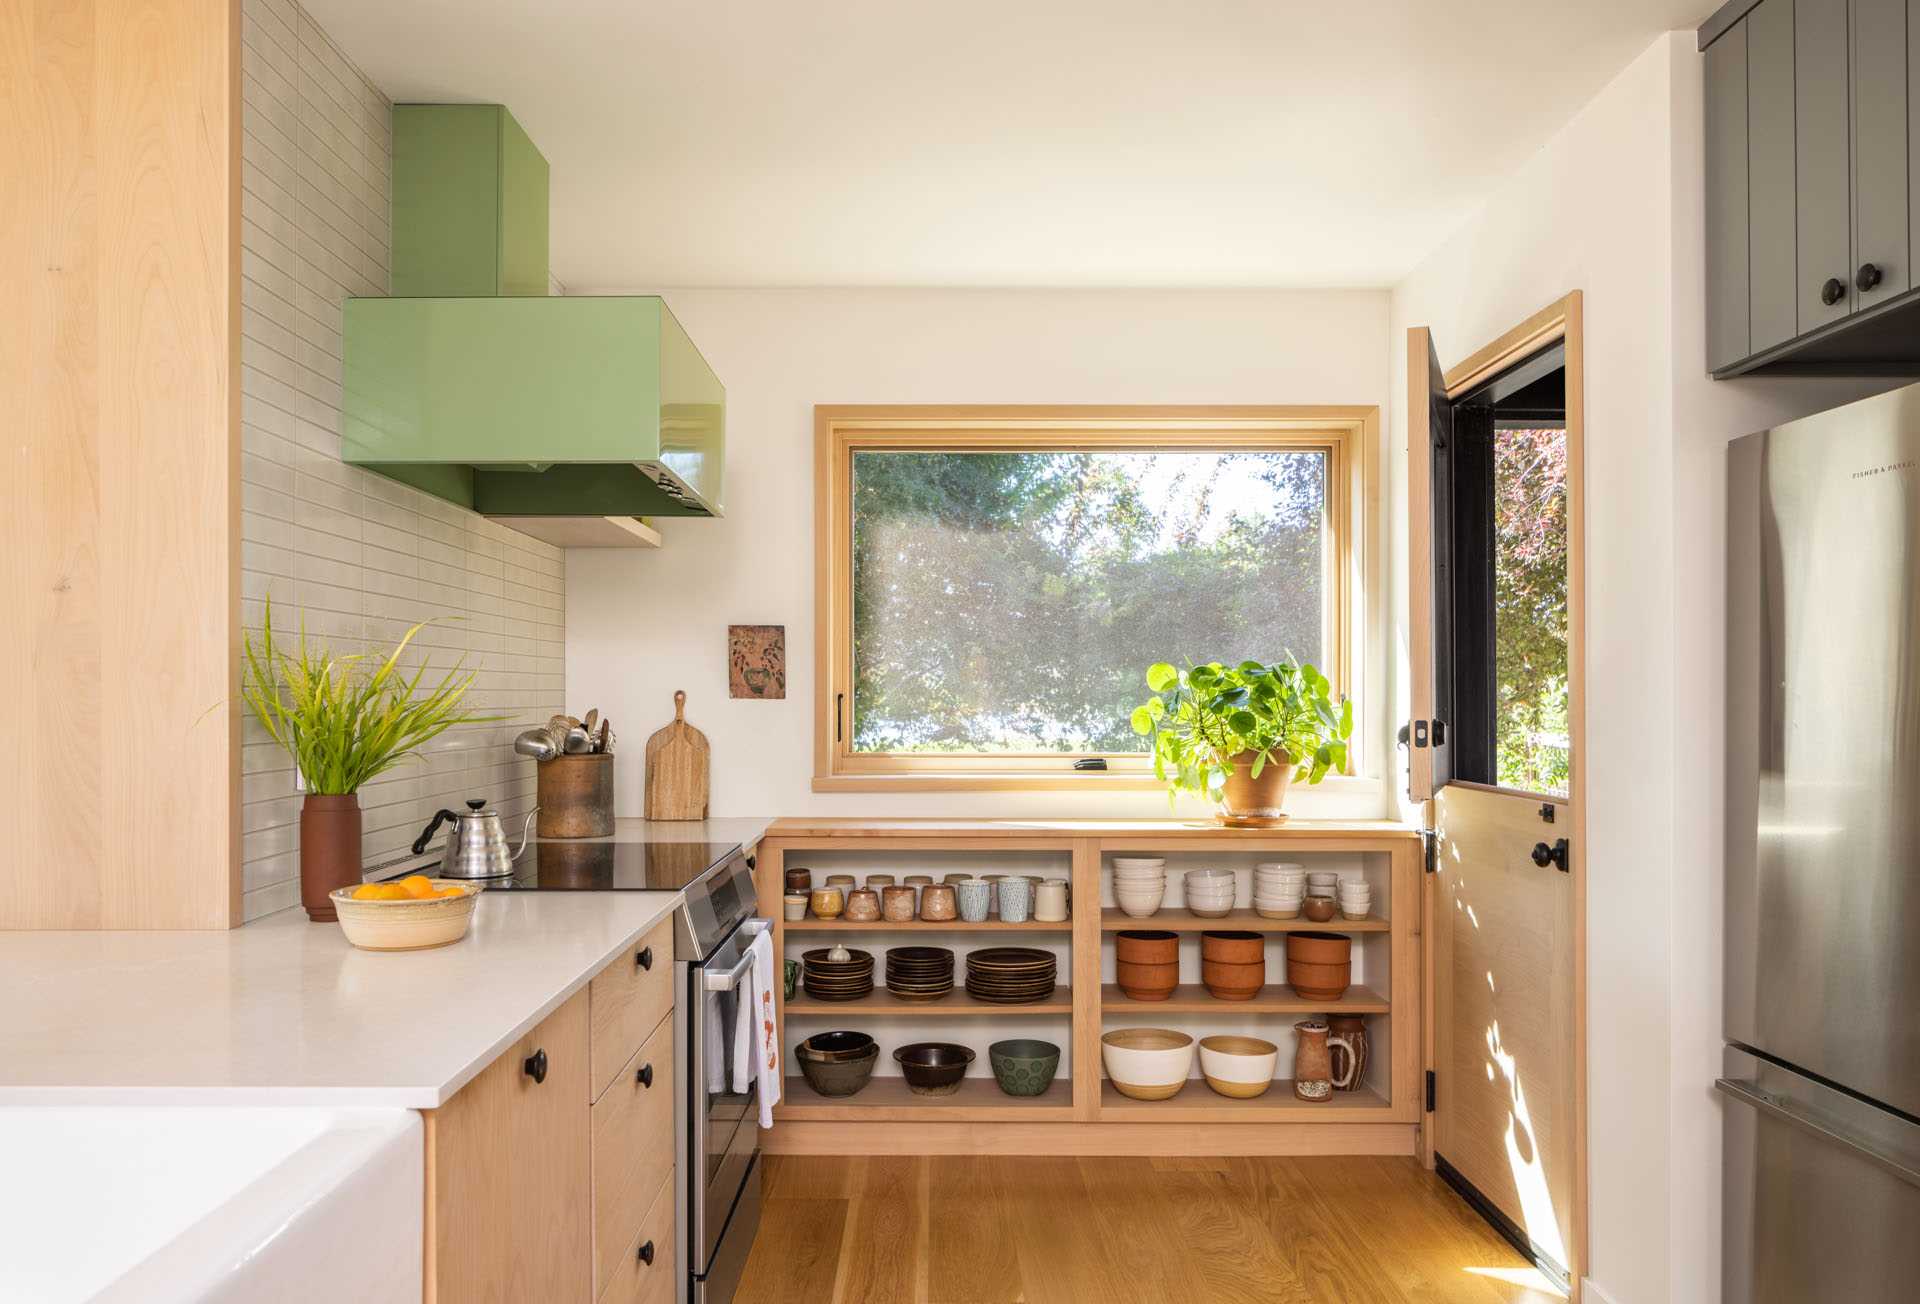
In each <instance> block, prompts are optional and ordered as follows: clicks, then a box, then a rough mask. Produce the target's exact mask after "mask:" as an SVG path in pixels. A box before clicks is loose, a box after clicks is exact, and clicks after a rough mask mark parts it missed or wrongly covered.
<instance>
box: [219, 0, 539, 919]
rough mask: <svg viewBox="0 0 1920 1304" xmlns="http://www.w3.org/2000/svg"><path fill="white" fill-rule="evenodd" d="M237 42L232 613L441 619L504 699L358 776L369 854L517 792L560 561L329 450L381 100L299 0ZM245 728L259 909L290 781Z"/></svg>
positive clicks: (292, 797) (380, 167)
mask: <svg viewBox="0 0 1920 1304" xmlns="http://www.w3.org/2000/svg"><path fill="white" fill-rule="evenodd" d="M241 40H242V46H241V52H240V67H241V73H242V80H243V85H242V97H243V98H242V103H243V114H242V118H241V127H242V132H243V135H242V138H241V169H242V187H243V188H242V190H241V195H240V217H241V235H240V251H241V271H242V276H241V282H240V313H241V341H240V362H241V382H240V384H241V397H240V441H241V461H240V478H241V487H240V493H241V498H240V501H241V508H242V516H241V531H240V534H241V546H240V564H241V568H242V569H241V577H240V578H241V594H242V608H241V611H242V619H243V621H244V623H245V625H246V627H247V628H248V629H249V630H251V631H253V632H254V634H255V637H258V631H259V628H260V621H261V614H262V610H263V605H264V602H265V599H266V598H267V596H268V595H269V594H271V595H272V598H273V603H274V608H275V616H276V620H277V622H278V626H279V629H280V631H282V632H287V631H297V630H298V629H299V627H300V624H301V622H302V621H303V620H304V623H305V626H306V629H307V632H308V633H309V634H310V635H311V636H313V638H314V640H315V642H316V643H321V642H324V643H325V644H326V645H327V646H329V647H330V648H332V650H334V651H335V652H337V653H341V654H347V653H352V652H359V651H364V650H366V649H368V648H369V647H372V646H379V647H381V648H383V649H384V648H385V647H390V646H391V645H392V644H393V643H394V642H395V641H397V640H398V639H399V638H400V636H401V635H402V634H404V633H405V632H406V629H407V627H408V626H409V625H411V624H413V623H414V622H415V621H420V620H426V619H429V618H433V619H435V620H436V621H438V622H439V623H437V624H436V625H434V626H433V627H432V628H430V629H427V630H425V631H423V632H422V634H421V636H420V638H419V639H418V640H417V642H416V644H415V646H416V647H418V648H420V649H422V651H423V653H424V655H427V656H429V657H430V658H431V661H432V664H433V665H434V666H435V667H436V668H445V667H449V666H451V665H452V664H453V663H454V662H455V661H456V660H459V659H460V658H462V657H464V658H465V659H466V664H467V667H468V668H469V669H471V670H474V671H477V672H478V678H477V679H476V681H475V683H474V688H473V691H472V693H471V694H470V696H469V698H468V700H469V701H470V702H472V703H473V704H474V706H475V708H476V709H478V710H481V711H483V712H486V713H491V714H498V715H502V716H504V717H505V719H503V720H501V721H500V722H498V723H495V724H484V725H468V726H463V727H461V728H459V729H455V730H451V731H449V732H448V733H446V734H444V735H442V736H441V737H440V738H439V739H437V740H435V741H434V742H433V743H431V744H429V746H428V747H427V748H426V750H425V755H424V756H423V757H422V758H421V759H418V760H414V761H408V762H404V763H402V764H401V765H400V766H399V767H398V768H396V769H394V770H392V771H389V772H388V773H387V774H386V775H384V776H382V777H381V778H379V779H376V780H374V781H373V782H372V783H369V784H367V785H366V787H365V788H363V789H362V790H361V794H360V805H361V812H362V821H363V825H364V836H363V838H362V850H363V853H364V855H365V856H366V857H367V859H369V860H377V859H381V858H384V857H387V856H390V855H392V854H394V853H395V852H396V851H399V850H400V849H402V848H404V847H405V846H406V844H408V843H410V842H412V841H413V837H414V834H415V833H417V832H418V831H419V829H420V827H421V825H423V824H424V823H426V821H427V820H428V819H430V818H431V817H432V815H433V812H434V811H435V810H437V809H439V808H440V807H442V806H447V805H456V806H457V805H458V804H459V799H460V798H463V797H468V796H474V795H479V794H485V795H487V796H490V797H492V798H494V800H495V803H496V805H498V806H499V807H500V809H502V810H505V811H508V812H513V811H516V810H525V809H527V807H528V806H530V805H531V803H532V795H533V784H534V779H533V763H532V762H531V761H527V760H523V759H520V758H518V757H515V756H514V755H513V752H512V750H511V748H510V745H509V744H510V742H511V740H512V737H513V735H514V734H515V733H516V732H518V731H519V730H520V729H521V728H522V727H524V723H532V722H541V721H545V720H546V719H547V717H548V716H550V715H552V714H553V713H554V712H555V711H556V710H559V709H560V706H561V698H562V686H561V675H562V673H563V662H562V651H561V644H562V640H563V638H564V635H563V632H562V629H561V621H562V608H563V601H564V600H563V593H564V589H565V584H566V558H565V554H563V553H562V552H561V551H560V550H559V549H558V548H554V547H551V546H549V545H547V544H544V543H541V542H539V541H538V540H536V539H530V538H527V537H526V536H525V535H521V534H516V533H514V532H513V531H511V530H508V529H506V528H504V527H502V526H498V525H495V524H493V523H492V522H491V521H487V520H485V519H483V518H481V517H478V516H475V515H474V514H473V513H472V512H468V511H463V510H461V509H460V508H458V507H454V506H452V505H450V504H448V503H444V502H441V501H440V500H438V499H436V498H432V497H429V496H428V495H426V494H423V493H420V492H418V491H416V490H414V489H412V488H409V487H408V486H406V485H403V484H400V483H398V482H396V481H393V480H388V479H387V478H385V477H384V476H380V475H375V474H373V473H372V472H369V471H362V470H360V469H359V468H357V467H351V466H346V465H344V464H342V463H341V461H340V360H341V342H340V328H341V305H342V303H343V302H344V301H345V300H346V298H347V297H348V296H350V295H378V294H385V293H386V292H387V275H388V254H387V245H388V239H389V235H388V231H389V224H390V218H389V207H390V202H391V195H392V189H391V183H390V179H389V178H390V172H391V164H392V146H391V140H390V118H389V112H388V109H389V106H388V103H387V99H386V96H384V95H382V94H381V93H380V91H379V89H378V88H377V87H375V86H374V85H373V84H372V83H371V82H369V81H368V80H367V79H366V78H365V77H363V76H361V74H360V72H359V70H358V69H356V68H355V67H354V66H353V65H352V64H351V63H350V62H348V60H347V58H346V56H345V55H344V54H342V53H341V52H340V50H339V49H338V47H336V46H335V45H334V44H333V42H332V41H330V40H328V39H327V36H326V33H324V32H322V31H321V30H320V28H319V27H318V26H317V25H316V24H315V23H314V21H313V19H312V18H311V17H309V16H308V15H307V13H306V11H305V10H303V9H302V8H301V7H300V6H299V5H298V4H297V3H295V0H245V3H244V4H243V5H242V9H241ZM417 662H418V657H413V658H410V662H409V664H417ZM523 722H524V723H523ZM242 743H243V751H242V760H241V767H242V772H243V778H242V796H243V801H244V803H245V804H244V807H243V813H242V819H243V829H244V832H243V835H242V843H241V847H242V856H243V859H244V861H245V868H244V871H243V873H244V878H243V891H244V894H245V895H244V898H243V902H244V910H245V915H246V918H248V919H254V918H258V917H259V916H260V915H263V914H267V913H269V912H270V911H274V910H279V909H283V908H284V907H287V906H290V905H293V904H295V903H297V902H298V901H299V899H300V845H299V844H300V824H299V818H300V803H301V796H300V794H299V792H298V790H297V789H296V788H295V786H294V771H293V765H292V763H291V762H290V761H289V760H288V759H287V756H286V753H285V752H283V751H281V750H280V749H279V748H278V747H276V746H275V745H274V744H273V742H272V740H271V739H269V738H268V737H267V735H266V731H265V730H264V729H262V728H261V727H260V726H259V724H257V723H256V722H255V721H253V719H252V718H251V717H248V719H247V720H246V723H245V726H244V732H243V734H242Z"/></svg>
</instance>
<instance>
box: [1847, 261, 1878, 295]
mask: <svg viewBox="0 0 1920 1304" xmlns="http://www.w3.org/2000/svg"><path fill="white" fill-rule="evenodd" d="M1853 283H1854V285H1855V286H1856V287H1858V288H1859V290H1860V292H1861V293H1862V294H1865V293H1866V292H1867V291H1868V290H1871V289H1872V288H1873V287H1874V286H1876V285H1878V284H1880V269H1879V268H1878V267H1875V266H1874V265H1873V264H1872V263H1861V264H1860V270H1859V271H1858V272H1856V273H1854V277H1853Z"/></svg>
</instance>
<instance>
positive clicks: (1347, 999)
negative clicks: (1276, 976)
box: [1100, 983, 1389, 1018]
mask: <svg viewBox="0 0 1920 1304" xmlns="http://www.w3.org/2000/svg"><path fill="white" fill-rule="evenodd" d="M1100 1008H1101V1011H1102V1012H1103V1013H1106V1014H1125V1015H1127V1016H1128V1017H1129V1018H1132V1017H1145V1016H1148V1015H1151V1014H1152V1013H1153V1012H1154V1011H1156V1010H1166V1011H1168V1012H1170V1013H1176V1014H1235V1013H1247V1014H1385V1013H1387V1012H1388V1009H1389V1002H1388V1000H1387V998H1386V997H1384V996H1382V995H1381V994H1380V993H1379V992H1376V991H1374V990H1373V989H1372V988H1371V987H1362V986H1360V985H1359V984H1357V983H1356V984H1355V985H1354V986H1352V987H1349V988H1347V990H1346V993H1345V994H1344V995H1342V996H1341V997H1340V999H1339V1000H1337V1001H1314V1000H1308V999H1307V998H1306V997H1304V996H1301V995H1300V994H1299V993H1297V992H1295V991H1294V990H1293V988H1291V987H1288V986H1287V985H1285V984H1284V983H1270V984H1268V985H1267V986H1266V987H1263V988H1262V989H1261V990H1260V994H1259V995H1258V996H1256V997H1254V998H1253V999H1252V1000H1250V1001H1223V1000H1220V999H1219V998H1218V997H1215V996H1212V995H1209V994H1208V992H1207V989H1206V987H1205V986H1203V985H1202V984H1200V983H1181V984H1180V985H1179V986H1178V987H1176V988H1174V989H1173V995H1172V996H1170V997H1168V998H1167V999H1166V1000H1164V1001H1136V1000H1134V999H1133V998H1132V997H1131V996H1128V995H1127V994H1126V993H1125V992H1123V991H1121V990H1120V988H1119V987H1118V986H1117V985H1116V984H1114V983H1104V984H1102V985H1101V987H1100Z"/></svg>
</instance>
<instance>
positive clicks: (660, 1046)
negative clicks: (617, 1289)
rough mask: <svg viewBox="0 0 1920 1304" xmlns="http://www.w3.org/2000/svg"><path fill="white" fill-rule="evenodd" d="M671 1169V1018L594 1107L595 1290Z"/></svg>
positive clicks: (612, 1270) (615, 1265)
mask: <svg viewBox="0 0 1920 1304" xmlns="http://www.w3.org/2000/svg"><path fill="white" fill-rule="evenodd" d="M649 1084H651V1085H649ZM672 1169H673V1020H671V1019H666V1020H663V1021H662V1022H661V1023H660V1026H659V1027H658V1028H657V1029H655V1031H654V1034H653V1036H651V1037H649V1038H648V1039H647V1042H646V1044H645V1045H644V1046H642V1047H641V1048H640V1049H639V1050H637V1051H635V1052H634V1054H633V1055H632V1057H631V1058H629V1059H628V1060H627V1062H626V1063H625V1064H624V1065H623V1066H622V1067H621V1071H620V1075H619V1076H618V1077H617V1078H615V1080H614V1083H613V1085H612V1086H610V1087H608V1088H607V1090H606V1093H605V1094H604V1095H602V1096H601V1097H600V1099H598V1100H596V1101H594V1102H593V1283H594V1289H595V1290H596V1291H598V1290H602V1289H604V1288H605V1287H606V1284H607V1282H608V1281H609V1280H610V1279H611V1278H612V1276H613V1274H614V1273H615V1271H616V1270H617V1269H618V1268H619V1266H620V1256H621V1254H623V1253H624V1252H625V1251H626V1248H627V1246H628V1245H629V1244H631V1243H632V1242H633V1229H634V1228H635V1227H636V1226H638V1225H639V1223H640V1220H641V1217H642V1215H644V1214H645V1213H646V1212H647V1202H648V1201H649V1200H651V1199H652V1198H653V1192H654V1188H656V1187H657V1186H659V1185H660V1179H661V1178H662V1177H663V1176H665V1175H666V1174H667V1173H668V1172H670V1171H672Z"/></svg>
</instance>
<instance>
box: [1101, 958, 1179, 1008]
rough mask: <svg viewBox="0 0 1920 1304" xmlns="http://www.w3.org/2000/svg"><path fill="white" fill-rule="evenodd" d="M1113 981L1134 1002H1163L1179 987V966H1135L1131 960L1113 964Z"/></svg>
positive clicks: (1175, 963)
mask: <svg viewBox="0 0 1920 1304" xmlns="http://www.w3.org/2000/svg"><path fill="white" fill-rule="evenodd" d="M1113 980H1114V982H1115V983H1117V984H1118V985H1119V987H1120V990H1121V991H1122V992H1123V993H1125V994H1126V996H1127V998H1128V999H1129V1000H1134V1001H1164V1000H1166V999H1167V998H1168V997H1169V996H1171V995H1173V993H1174V989H1175V988H1177V987H1179V986H1180V965H1179V962H1178V961H1175V962H1174V963H1172V964H1137V963H1135V962H1134V961H1131V960H1115V961H1114V962H1113Z"/></svg>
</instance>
